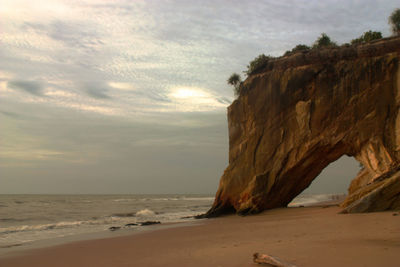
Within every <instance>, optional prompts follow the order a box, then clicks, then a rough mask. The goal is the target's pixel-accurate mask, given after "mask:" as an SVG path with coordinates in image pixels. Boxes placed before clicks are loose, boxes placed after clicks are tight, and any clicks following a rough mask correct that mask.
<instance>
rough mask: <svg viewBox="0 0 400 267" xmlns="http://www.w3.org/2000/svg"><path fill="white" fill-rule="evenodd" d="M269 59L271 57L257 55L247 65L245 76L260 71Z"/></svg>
mask: <svg viewBox="0 0 400 267" xmlns="http://www.w3.org/2000/svg"><path fill="white" fill-rule="evenodd" d="M271 58H272V57H271V56H266V55H264V54H261V55H259V56H258V57H256V58H255V59H253V60H252V61H250V63H249V65H247V71H245V73H246V74H247V76H250V75H251V74H253V73H254V72H255V71H257V70H260V69H261V68H262V67H265V66H266V65H267V64H268V61H269V60H270V59H271Z"/></svg>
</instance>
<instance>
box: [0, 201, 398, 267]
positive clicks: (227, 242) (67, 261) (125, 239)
mask: <svg viewBox="0 0 400 267" xmlns="http://www.w3.org/2000/svg"><path fill="white" fill-rule="evenodd" d="M339 211H340V208H338V207H337V206H331V205H329V206H326V205H324V206H321V205H319V206H312V207H297V208H281V209H275V210H269V211H265V212H263V213H261V214H258V215H253V216H247V217H240V216H237V215H229V216H225V217H220V218H214V219H207V220H201V221H198V220H195V221H193V223H192V222H190V223H189V224H186V225H183V224H184V223H177V224H175V225H174V226H172V227H168V226H167V227H166V228H164V229H162V228H161V226H159V227H158V228H157V229H152V230H145V231H141V232H137V233H133V234H128V235H120V236H116V237H109V238H100V239H90V240H83V241H76V242H72V243H65V244H60V245H55V246H50V247H43V248H36V249H32V250H21V251H20V252H18V253H14V254H13V255H8V256H7V257H0V266H1V267H3V266H7V267H17V266H20V267H23V266H30V267H35V266H41V267H47V266H49V267H50V266H76V267H80V266H82V267H83V266H99V267H101V266H115V267H122V266H255V265H254V264H253V263H252V255H253V253H255V252H259V253H266V254H271V255H273V256H277V257H279V258H281V259H282V260H285V261H287V262H290V263H292V264H295V265H297V266H299V267H300V266H310V267H312V266H371V267H372V266H389V267H390V266H393V267H394V266H397V265H398V252H399V251H400V226H399V225H400V215H399V212H393V211H388V212H379V213H363V214H338V212H339ZM393 215H399V216H393ZM196 222H199V223H196ZM164 226H165V225H164Z"/></svg>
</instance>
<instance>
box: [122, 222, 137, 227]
mask: <svg viewBox="0 0 400 267" xmlns="http://www.w3.org/2000/svg"><path fill="white" fill-rule="evenodd" d="M137 225H138V224H137V223H127V224H125V227H131V226H137Z"/></svg>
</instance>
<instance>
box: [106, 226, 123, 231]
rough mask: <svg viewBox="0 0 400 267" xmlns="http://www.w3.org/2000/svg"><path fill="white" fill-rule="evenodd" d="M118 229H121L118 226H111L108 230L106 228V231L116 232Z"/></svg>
mask: <svg viewBox="0 0 400 267" xmlns="http://www.w3.org/2000/svg"><path fill="white" fill-rule="evenodd" d="M119 229H121V227H119V226H111V227H110V228H108V230H110V231H117V230H119Z"/></svg>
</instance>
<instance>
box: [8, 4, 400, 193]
mask: <svg viewBox="0 0 400 267" xmlns="http://www.w3.org/2000/svg"><path fill="white" fill-rule="evenodd" d="M399 6H400V4H399V1H398V0H380V1H379V0H353V1H351V0H344V1H333V0H324V1H321V0H298V1H296V0H292V1H283V0H282V1H278V0H273V1H260V0H254V1H243V0H241V1H233V0H229V1H228V0H223V1H218V0H212V1H203V0H202V1H198V0H196V1H195V0H185V1H178V0H172V1H167V0H165V1H162V0H158V1H150V0H147V1H134V0H130V1H122V0H115V1H111V0H110V1H109V0H104V1H101V0H93V1H74V0H64V1H63V0H51V1H50V0H47V1H46V0H43V1H17V0H10V1H5V0H0V62H1V63H0V193H214V192H215V191H216V189H217V186H218V181H219V178H220V176H221V175H222V173H223V170H224V168H225V167H226V166H227V158H228V136H227V122H226V108H227V106H228V105H229V104H230V103H231V102H232V100H233V93H232V89H231V88H230V87H229V86H228V85H227V84H226V80H227V78H228V77H229V75H230V74H231V73H233V72H239V73H241V72H242V71H243V70H245V69H246V65H247V63H248V62H249V61H250V60H252V59H253V58H254V57H256V56H257V55H259V54H261V53H265V54H270V55H273V56H279V55H281V54H283V53H284V52H285V51H286V50H289V49H291V48H292V47H294V46H295V45H297V44H299V43H304V44H308V45H310V44H312V42H313V41H314V40H315V39H317V38H318V36H319V35H320V34H321V33H322V32H325V33H327V34H328V35H329V36H330V37H331V38H332V39H333V40H335V41H337V42H338V43H344V42H349V41H350V40H351V39H353V38H355V37H358V36H360V35H361V34H362V33H363V32H365V31H367V30H374V31H381V32H382V33H383V35H384V36H389V35H390V32H389V29H390V27H389V25H388V24H387V18H388V16H389V15H390V13H391V12H392V11H393V10H394V9H395V8H398V7H399ZM343 164H344V165H341V167H336V169H334V171H336V172H334V174H332V175H331V176H332V177H331V178H329V179H331V180H332V181H335V179H336V181H339V182H333V184H332V185H333V186H326V185H323V186H322V185H321V186H320V187H317V188H319V189H321V190H322V191H323V190H325V189H326V190H327V187H329V188H334V187H335V186H336V187H335V188H336V189H335V190H336V191H340V190H344V189H343V188H345V187H346V186H347V184H348V183H349V181H350V179H351V178H352V177H348V176H349V175H345V174H343V173H340V171H343V170H344V169H346V170H348V172H350V173H351V174H350V176H353V175H354V173H355V172H356V169H355V167H354V166H355V165H356V164H355V163H354V162H350V163H349V162H347V163H346V162H344V163H343ZM346 164H348V165H346ZM350 165H351V166H350ZM343 166H345V167H343ZM333 176H335V177H333ZM338 177H339V178H338ZM324 188H325V189H324ZM319 189H318V190H319ZM318 190H317V191H318Z"/></svg>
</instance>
